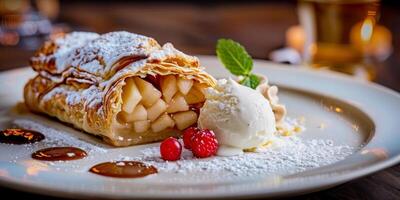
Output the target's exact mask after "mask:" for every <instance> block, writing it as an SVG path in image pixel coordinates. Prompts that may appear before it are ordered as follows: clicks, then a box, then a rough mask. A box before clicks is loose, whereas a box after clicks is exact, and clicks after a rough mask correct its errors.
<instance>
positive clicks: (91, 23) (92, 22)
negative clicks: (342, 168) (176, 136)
mask: <svg viewBox="0 0 400 200" xmlns="http://www.w3.org/2000/svg"><path fill="white" fill-rule="evenodd" d="M296 9H297V8H296V3H295V2H293V1H288V2H286V1H285V2H280V1H272V2H268V3H248V4H243V3H233V4H232V3H231V4H222V3H221V4H205V5H200V4H179V3H174V4H172V5H171V4H166V3H157V4H149V3H148V4H143V3H141V4H134V3H126V2H124V3H122V2H116V3H113V4H105V3H102V2H100V3H95V4H90V3H81V2H76V1H73V2H69V3H68V4H66V3H65V2H64V3H62V4H61V12H60V15H59V18H58V21H59V22H63V23H66V24H68V25H69V26H71V27H73V29H74V30H87V31H96V32H108V31H114V30H126V31H130V32H135V33H140V34H144V35H148V36H152V37H154V38H156V39H157V40H158V41H159V42H160V43H165V42H167V41H170V42H172V43H174V45H175V46H176V47H177V48H178V49H181V50H182V51H184V52H187V53H188V54H207V55H214V54H215V53H214V52H215V42H216V40H217V39H218V38H221V37H226V38H232V39H234V40H236V41H238V42H240V43H241V44H243V45H244V46H246V48H247V49H248V51H249V53H250V54H251V55H252V56H253V57H254V58H259V59H267V58H268V53H269V52H271V51H272V50H274V49H276V48H279V47H282V46H283V45H284V40H285V31H286V30H287V28H288V27H290V26H292V25H295V24H298V19H297V10H296ZM381 10H382V12H381V19H380V24H383V25H385V26H386V27H388V28H389V29H390V30H391V31H392V34H393V46H394V51H393V53H392V55H391V56H390V57H389V58H388V59H387V60H385V61H384V62H382V63H380V64H378V65H377V66H376V68H377V72H378V76H377V80H376V82H378V83H380V84H382V85H385V86H387V87H389V88H392V89H394V90H397V91H400V26H399V24H400V12H398V10H399V7H398V6H397V5H395V4H391V5H388V4H387V3H386V2H383V5H382V7H381ZM31 55H32V50H27V49H25V48H22V47H20V46H17V47H5V46H0V71H1V70H6V69H11V68H17V67H23V66H26V65H27V60H28V58H29V57H30V56H31ZM394 131H395V132H394V134H395V133H397V132H398V131H397V130H394ZM396 131H397V132H396ZM399 145H400V141H399ZM0 194H2V195H8V194H10V195H12V196H13V197H14V198H17V197H18V198H19V197H21V198H24V199H25V198H40V199H52V198H50V197H45V196H40V195H34V194H29V193H24V192H19V191H15V190H10V189H6V188H1V187H0ZM296 199H400V165H397V166H394V167H392V168H389V169H386V170H383V171H380V172H377V173H374V174H372V175H369V176H367V177H363V178H360V179H357V180H353V181H350V182H348V183H345V184H343V185H340V186H337V187H335V188H332V189H328V190H324V191H320V192H316V193H312V194H307V195H304V196H300V197H296Z"/></svg>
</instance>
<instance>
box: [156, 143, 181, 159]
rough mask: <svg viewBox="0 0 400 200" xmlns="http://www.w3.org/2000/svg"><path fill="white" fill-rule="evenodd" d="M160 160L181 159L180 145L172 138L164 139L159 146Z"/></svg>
mask: <svg viewBox="0 0 400 200" xmlns="http://www.w3.org/2000/svg"><path fill="white" fill-rule="evenodd" d="M160 153H161V158H162V159H164V160H168V161H175V160H179V159H180V158H181V153H182V145H181V143H179V141H178V140H177V139H175V138H173V137H169V138H167V139H165V140H164V141H163V142H162V143H161V145H160Z"/></svg>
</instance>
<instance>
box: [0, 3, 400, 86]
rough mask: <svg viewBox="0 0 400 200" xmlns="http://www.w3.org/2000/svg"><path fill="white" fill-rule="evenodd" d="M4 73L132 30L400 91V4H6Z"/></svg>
mask: <svg viewBox="0 0 400 200" xmlns="http://www.w3.org/2000/svg"><path fill="white" fill-rule="evenodd" d="M0 20H1V24H0V71H1V70H7V69H12V68H16V67H23V66H27V65H28V59H29V57H30V56H32V54H33V52H34V50H35V49H36V48H38V47H39V46H40V45H41V44H42V42H43V41H44V40H45V39H47V38H50V37H55V36H57V35H59V34H62V33H65V32H71V31H94V32H99V33H105V32H110V31H116V30H126V31H129V32H134V33H139V34H143V35H146V36H150V37H153V38H155V39H157V40H158V41H159V42H160V43H161V44H162V43H165V42H172V43H173V44H174V45H175V46H176V47H177V48H178V49H180V50H182V51H184V52H186V53H188V54H206V55H215V44H216V41H217V40H218V39H219V38H231V39H233V40H236V41H238V42H239V43H241V44H243V45H244V46H245V47H246V49H247V50H248V52H249V53H250V54H251V55H252V56H253V58H258V59H265V60H271V61H273V62H281V63H288V64H291V65H293V67H295V66H298V65H302V66H308V67H311V68H313V69H330V70H335V71H339V72H343V73H346V74H351V75H353V76H354V77H355V78H361V79H367V80H372V81H375V82H378V83H381V84H383V85H385V86H388V87H390V88H392V89H395V90H398V91H399V90H400V26H399V24H400V2H396V1H384V0H383V1H379V0H298V1H295V0H279V1H278V0H276V1H251V0H246V1H210V2H208V1H199V2H196V1H190V2H186V3H181V2H178V1H168V2H167V1H122V0H114V1H74V0H0Z"/></svg>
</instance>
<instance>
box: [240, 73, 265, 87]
mask: <svg viewBox="0 0 400 200" xmlns="http://www.w3.org/2000/svg"><path fill="white" fill-rule="evenodd" d="M240 84H242V85H244V86H247V87H250V88H252V89H256V87H257V86H258V85H259V84H260V78H259V77H258V76H256V75H254V74H250V75H249V76H246V77H244V79H243V80H242V81H240Z"/></svg>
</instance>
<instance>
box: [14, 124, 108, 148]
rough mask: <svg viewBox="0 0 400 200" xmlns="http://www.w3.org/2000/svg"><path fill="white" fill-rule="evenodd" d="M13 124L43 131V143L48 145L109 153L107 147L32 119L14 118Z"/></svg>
mask: <svg viewBox="0 0 400 200" xmlns="http://www.w3.org/2000/svg"><path fill="white" fill-rule="evenodd" d="M13 124H15V125H16V126H17V127H19V128H24V129H29V130H34V131H38V132H40V133H42V134H43V135H44V136H45V139H44V140H43V143H44V144H43V145H45V146H47V147H60V146H74V147H79V148H82V149H83V150H85V151H87V152H88V153H107V149H105V148H102V147H99V146H96V145H93V144H90V143H88V142H85V141H82V140H79V139H78V138H76V137H73V136H71V135H69V134H66V133H65V132H64V131H61V130H57V129H55V128H51V127H48V126H45V125H42V124H40V123H37V122H34V121H31V120H27V119H16V120H14V122H13ZM41 143H42V142H41ZM27 146H29V145H27Z"/></svg>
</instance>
